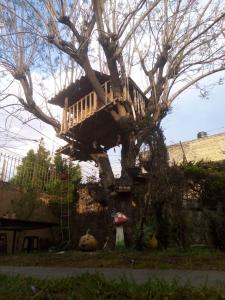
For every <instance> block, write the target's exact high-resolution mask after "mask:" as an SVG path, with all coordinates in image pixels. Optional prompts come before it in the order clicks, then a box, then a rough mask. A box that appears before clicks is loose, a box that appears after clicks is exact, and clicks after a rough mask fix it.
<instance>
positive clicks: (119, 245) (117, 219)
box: [112, 212, 128, 249]
mask: <svg viewBox="0 0 225 300" xmlns="http://www.w3.org/2000/svg"><path fill="white" fill-rule="evenodd" d="M112 217H113V218H114V224H115V225H116V244H115V248H116V249H124V248H125V247H126V246H125V242H124V231H123V225H124V224H125V223H126V222H127V221H128V217H127V216H126V215H124V214H123V213H121V212H113V213H112Z"/></svg>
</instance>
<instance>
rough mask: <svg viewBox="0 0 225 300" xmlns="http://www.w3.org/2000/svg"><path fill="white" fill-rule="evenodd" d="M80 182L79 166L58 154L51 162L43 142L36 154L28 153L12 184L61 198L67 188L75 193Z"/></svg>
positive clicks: (30, 151)
mask: <svg viewBox="0 0 225 300" xmlns="http://www.w3.org/2000/svg"><path fill="white" fill-rule="evenodd" d="M80 180H81V170H80V167H79V165H76V166H75V165H73V164H72V162H68V161H66V160H64V159H63V158H62V156H61V155H60V154H56V155H55V157H54V161H53V162H51V157H50V153H49V151H47V150H46V149H45V147H44V144H43V142H41V143H40V145H39V148H38V150H37V152H36V153H35V152H34V150H29V151H28V153H27V155H26V156H25V157H24V158H23V160H22V163H21V165H19V166H18V167H17V174H16V176H14V177H13V178H12V179H11V182H12V183H13V184H16V185H18V186H20V187H22V188H23V189H24V190H25V191H32V190H36V191H37V190H39V191H44V192H47V193H49V194H52V195H58V196H60V194H61V192H62V189H65V186H66V188H67V190H68V192H69V193H73V192H74V190H75V188H76V187H77V185H78V183H79V182H80Z"/></svg>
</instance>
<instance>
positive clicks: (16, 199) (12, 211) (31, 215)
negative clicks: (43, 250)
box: [0, 182, 59, 253]
mask: <svg viewBox="0 0 225 300" xmlns="http://www.w3.org/2000/svg"><path fill="white" fill-rule="evenodd" d="M23 196H24V194H23V193H22V191H21V190H20V189H18V188H16V187H15V186H13V185H11V184H9V183H4V182H0V217H6V218H16V219H21V220H30V221H41V222H53V223H58V222H59V220H58V217H57V216H56V215H54V214H53V212H52V210H51V209H50V208H49V206H48V201H47V200H46V197H45V195H40V196H39V197H38V199H37V200H35V201H34V200H33V199H30V201H31V202H32V201H33V204H32V205H29V197H28V199H26V202H24V199H23ZM2 233H5V234H6V235H7V252H8V253H11V251H12V241H13V232H12V231H0V234H2ZM57 234H58V231H55V230H53V231H52V230H51V229H49V228H46V229H38V230H25V231H21V232H17V235H16V251H21V250H22V246H23V240H24V238H25V237H26V236H37V237H38V238H39V241H40V242H41V244H42V245H44V244H45V243H46V242H47V241H49V243H52V242H53V241H54V240H55V239H56V240H57V239H58V237H57Z"/></svg>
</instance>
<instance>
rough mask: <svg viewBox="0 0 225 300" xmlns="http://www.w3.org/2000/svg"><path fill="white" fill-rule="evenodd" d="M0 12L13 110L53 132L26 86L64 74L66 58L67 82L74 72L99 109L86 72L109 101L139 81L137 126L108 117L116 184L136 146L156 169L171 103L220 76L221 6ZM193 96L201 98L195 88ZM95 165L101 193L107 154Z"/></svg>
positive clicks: (104, 5)
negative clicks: (106, 84)
mask: <svg viewBox="0 0 225 300" xmlns="http://www.w3.org/2000/svg"><path fill="white" fill-rule="evenodd" d="M0 8H1V12H0V13H1V22H2V24H1V25H2V26H1V36H0V40H1V44H0V51H1V56H0V63H1V68H2V69H3V70H4V71H6V72H8V73H9V74H10V76H11V78H12V84H13V83H14V82H15V81H16V82H19V84H20V86H21V88H22V91H23V92H22V93H21V95H17V94H15V93H14V96H15V97H16V98H17V99H18V101H19V103H20V105H21V106H22V107H23V108H24V109H25V110H27V111H29V112H30V113H32V114H33V115H35V116H36V117H37V118H39V119H41V120H42V121H44V122H46V123H48V124H50V125H52V126H53V127H54V128H55V130H56V131H57V132H58V131H59V128H60V124H59V122H58V121H57V120H56V119H55V118H54V117H53V115H52V112H51V111H50V110H49V109H48V108H44V109H41V108H40V105H39V104H38V103H40V102H38V101H39V100H37V99H36V97H37V96H36V94H35V93H34V81H36V78H37V77H38V76H39V75H40V73H41V72H43V70H44V69H46V67H47V69H48V71H49V70H51V73H52V74H53V75H54V77H55V78H57V77H59V76H62V74H68V69H67V64H65V61H66V60H67V59H68V58H69V61H70V64H68V66H72V67H71V68H69V69H70V71H71V73H72V76H70V78H73V76H74V69H76V68H77V67H79V70H80V69H81V70H82V71H83V72H84V73H85V74H86V75H87V77H88V78H89V80H90V82H91V84H92V86H93V89H94V90H95V91H96V93H97V95H98V98H99V99H100V101H102V102H103V101H104V99H105V95H104V91H103V89H102V87H101V84H100V83H99V81H98V79H97V78H96V76H95V72H94V69H99V70H104V71H107V72H108V73H109V75H110V77H111V82H112V89H113V94H114V95H115V96H117V95H120V93H121V90H122V89H123V87H124V86H125V78H126V76H128V75H130V76H134V75H135V74H136V73H138V74H139V76H138V77H139V78H141V80H140V82H138V83H140V84H141V88H142V89H143V90H145V93H146V96H147V98H148V101H147V103H146V106H147V113H146V117H145V119H143V122H139V123H137V122H135V120H133V119H132V116H131V115H129V114H127V113H124V111H123V110H119V109H118V113H117V114H116V115H115V114H114V115H113V116H112V117H113V118H114V119H115V121H116V122H117V123H118V126H119V127H120V128H121V132H122V136H121V146H122V151H121V168H122V171H121V176H122V177H129V175H128V172H127V170H128V169H129V168H130V167H132V166H133V165H134V164H135V159H136V157H137V156H138V154H139V152H140V149H141V147H142V145H149V148H150V151H151V153H152V160H151V161H150V164H149V166H148V167H149V168H151V167H156V168H159V167H160V165H163V162H165V160H166V151H165V147H164V141H163V133H162V131H161V129H160V124H161V121H162V119H163V118H164V117H165V116H166V114H167V112H168V110H169V109H170V107H171V105H172V103H173V101H174V100H175V99H177V98H178V96H179V95H181V94H182V93H183V92H184V91H185V90H187V89H188V88H189V87H191V86H196V87H199V88H201V87H200V81H201V79H203V78H205V77H207V76H210V75H212V74H215V73H218V72H221V74H223V73H222V72H223V71H224V69H225V64H224V55H225V53H224V49H225V48H224V46H225V37H224V26H225V3H224V1H221V0H216V1H212V0H207V1H195V0H178V1H173V0H153V1H150V0H134V1H132V3H131V1H129V0H125V1H124V0H121V1H120V0H118V1H117V0H105V1H104V0H93V1H90V0H87V1H81V0H78V1H75V2H74V1H70V0H68V1H64V0H58V1H52V0H45V1H33V0H20V1H15V0H10V1H8V0H7V1H6V0H2V1H1V4H0ZM66 70H67V71H66ZM37 75H38V76H37ZM65 77H67V75H65ZM34 78H35V79H34ZM135 79H136V78H135ZM56 81H57V80H56ZM201 93H202V94H203V95H205V94H206V93H207V91H206V90H204V88H201ZM8 96H9V94H8V93H7V91H6V90H5V91H4V95H2V101H1V103H3V101H5V102H6V105H7V101H8ZM10 104H11V103H10ZM83 146H84V147H85V145H83ZM159 149H161V151H159ZM90 151H91V150H90ZM90 154H91V153H90ZM159 161H161V162H162V164H161V163H160V164H159ZM96 162H97V163H98V166H99V167H100V169H101V171H102V173H103V174H104V175H105V176H103V177H102V180H103V181H104V180H106V181H107V182H105V183H104V186H106V190H107V186H112V185H113V184H114V176H113V172H112V169H111V165H110V162H109V158H108V155H107V152H105V153H104V155H103V156H102V158H101V161H96Z"/></svg>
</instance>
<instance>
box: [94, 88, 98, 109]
mask: <svg viewBox="0 0 225 300" xmlns="http://www.w3.org/2000/svg"><path fill="white" fill-rule="evenodd" d="M97 105H98V104H97V95H96V93H95V92H94V107H93V112H96V110H97Z"/></svg>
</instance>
